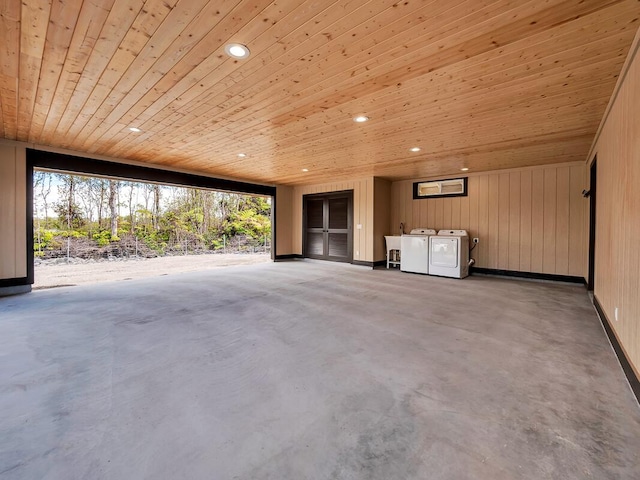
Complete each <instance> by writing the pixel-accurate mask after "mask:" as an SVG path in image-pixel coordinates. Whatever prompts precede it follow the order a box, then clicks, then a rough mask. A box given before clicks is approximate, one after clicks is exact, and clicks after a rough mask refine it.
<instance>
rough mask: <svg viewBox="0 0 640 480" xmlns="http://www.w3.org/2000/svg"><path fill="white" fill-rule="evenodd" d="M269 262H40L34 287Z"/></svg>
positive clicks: (262, 256) (261, 256)
mask: <svg viewBox="0 0 640 480" xmlns="http://www.w3.org/2000/svg"><path fill="white" fill-rule="evenodd" d="M270 261H271V256H270V255H269V254H267V253H256V254H244V253H238V254H215V255H186V256H174V257H157V258H140V259H129V260H112V261H100V262H91V263H78V264H67V263H60V264H55V265H50V264H42V265H36V266H35V271H34V273H35V283H34V285H33V289H34V290H38V289H43V288H53V287H62V286H72V285H87V284H90V283H100V282H114V281H119V280H134V279H138V278H145V277H158V276H161V275H171V274H174V273H182V272H194V271H198V270H209V269H211V268H222V267H229V266H233V265H252V264H255V263H264V262H270Z"/></svg>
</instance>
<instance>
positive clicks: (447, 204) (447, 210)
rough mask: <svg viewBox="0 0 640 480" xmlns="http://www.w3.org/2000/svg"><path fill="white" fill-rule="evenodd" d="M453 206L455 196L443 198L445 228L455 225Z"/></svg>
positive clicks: (443, 223)
mask: <svg viewBox="0 0 640 480" xmlns="http://www.w3.org/2000/svg"><path fill="white" fill-rule="evenodd" d="M452 208H453V198H443V199H442V225H444V227H443V228H450V229H452V228H454V226H453V218H452V212H451V210H452Z"/></svg>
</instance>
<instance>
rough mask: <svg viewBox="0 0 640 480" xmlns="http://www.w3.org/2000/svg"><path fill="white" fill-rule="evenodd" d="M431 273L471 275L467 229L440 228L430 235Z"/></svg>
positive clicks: (445, 275)
mask: <svg viewBox="0 0 640 480" xmlns="http://www.w3.org/2000/svg"><path fill="white" fill-rule="evenodd" d="M429 275H439V276H441V277H453V278H464V277H467V276H468V275H469V235H468V234H467V231H466V230H440V231H439V232H438V235H435V236H433V237H429Z"/></svg>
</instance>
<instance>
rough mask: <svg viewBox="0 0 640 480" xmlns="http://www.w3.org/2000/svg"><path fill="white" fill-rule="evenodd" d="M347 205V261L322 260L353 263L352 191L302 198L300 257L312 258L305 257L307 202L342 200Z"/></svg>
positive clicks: (311, 195)
mask: <svg viewBox="0 0 640 480" xmlns="http://www.w3.org/2000/svg"><path fill="white" fill-rule="evenodd" d="M344 197H346V198H347V200H348V203H347V205H348V206H347V259H346V260H340V259H337V258H322V259H321V260H324V261H329V262H340V263H353V190H340V191H336V192H323V193H309V194H307V195H303V196H302V257H303V258H314V257H310V256H308V255H307V200H320V199H323V200H324V199H331V198H344Z"/></svg>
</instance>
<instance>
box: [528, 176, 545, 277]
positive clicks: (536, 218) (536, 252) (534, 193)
mask: <svg viewBox="0 0 640 480" xmlns="http://www.w3.org/2000/svg"><path fill="white" fill-rule="evenodd" d="M544 179H545V171H544V170H534V171H533V172H532V178H531V271H532V272H538V273H542V272H543V271H544V268H543V257H544V251H543V250H544ZM540 207H542V208H540Z"/></svg>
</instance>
